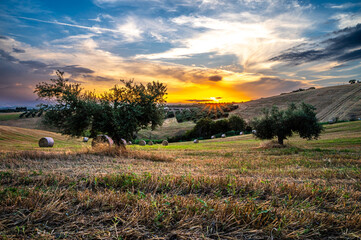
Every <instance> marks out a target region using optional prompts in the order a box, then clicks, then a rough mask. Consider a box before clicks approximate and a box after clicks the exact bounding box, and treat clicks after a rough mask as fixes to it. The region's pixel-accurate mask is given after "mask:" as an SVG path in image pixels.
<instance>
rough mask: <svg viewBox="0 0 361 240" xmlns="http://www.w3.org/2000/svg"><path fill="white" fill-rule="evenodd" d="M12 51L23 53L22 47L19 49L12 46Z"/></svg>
mask: <svg viewBox="0 0 361 240" xmlns="http://www.w3.org/2000/svg"><path fill="white" fill-rule="evenodd" d="M13 52H15V53H24V52H25V50H24V49H19V48H13Z"/></svg>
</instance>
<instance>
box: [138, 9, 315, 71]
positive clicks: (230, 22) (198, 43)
mask: <svg viewBox="0 0 361 240" xmlns="http://www.w3.org/2000/svg"><path fill="white" fill-rule="evenodd" d="M237 20H238V21H237ZM173 22H174V23H175V24H177V25H176V27H179V28H181V27H188V28H191V29H203V30H202V31H196V33H195V34H193V35H192V36H190V37H184V38H181V37H180V38H178V39H175V40H173V42H172V43H173V44H174V45H176V46H181V47H175V48H172V49H170V50H168V51H165V52H162V53H156V54H148V55H138V56H137V58H147V59H176V58H189V57H191V56H192V55H196V54H202V53H210V52H216V53H217V54H219V55H226V54H234V55H236V56H237V57H238V59H239V63H240V64H241V65H243V66H244V68H245V70H246V71H252V69H253V70H256V69H259V68H262V67H265V68H270V67H271V66H272V64H274V63H267V64H268V65H267V66H266V65H265V62H267V60H268V59H269V58H271V57H272V56H274V55H275V54H278V53H279V52H281V51H282V50H285V49H288V48H290V47H292V46H294V45H296V44H299V43H301V42H304V41H305V39H304V38H302V37H301V36H302V32H303V30H305V29H308V28H309V27H310V25H311V22H310V21H308V20H307V19H304V18H302V16H295V15H294V14H281V15H279V16H276V17H273V18H263V17H262V16H259V15H254V14H251V13H241V14H239V15H238V16H236V15H235V14H233V15H227V14H223V15H220V16H219V17H218V18H209V17H205V16H181V17H178V18H174V19H173Z"/></svg>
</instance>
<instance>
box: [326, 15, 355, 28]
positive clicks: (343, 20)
mask: <svg viewBox="0 0 361 240" xmlns="http://www.w3.org/2000/svg"><path fill="white" fill-rule="evenodd" d="M331 19H335V20H338V27H339V28H340V29H343V28H347V27H354V26H356V25H357V24H359V23H361V14H360V13H347V14H346V13H341V14H337V15H335V16H333V17H332V18H331Z"/></svg>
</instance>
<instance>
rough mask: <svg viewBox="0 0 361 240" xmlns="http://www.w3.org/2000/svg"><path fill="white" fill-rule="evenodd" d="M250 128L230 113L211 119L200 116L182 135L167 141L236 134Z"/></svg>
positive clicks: (242, 120)
mask: <svg viewBox="0 0 361 240" xmlns="http://www.w3.org/2000/svg"><path fill="white" fill-rule="evenodd" d="M251 131H252V128H251V127H250V126H249V125H248V124H247V123H246V121H245V120H244V119H242V118H241V117H239V116H236V115H232V116H231V117H230V118H229V119H221V120H218V121H213V120H212V119H210V118H202V119H200V120H198V121H197V124H196V125H195V126H194V127H193V129H191V130H189V131H187V132H186V133H185V134H184V135H179V136H175V137H171V138H169V139H168V141H169V142H179V141H190V140H193V139H210V138H211V137H212V136H215V137H221V135H222V134H226V135H227V136H234V135H238V134H239V133H240V132H244V133H250V132H251Z"/></svg>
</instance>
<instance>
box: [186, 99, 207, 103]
mask: <svg viewBox="0 0 361 240" xmlns="http://www.w3.org/2000/svg"><path fill="white" fill-rule="evenodd" d="M186 101H187V102H195V103H206V102H213V100H210V99H188V100H186Z"/></svg>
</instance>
